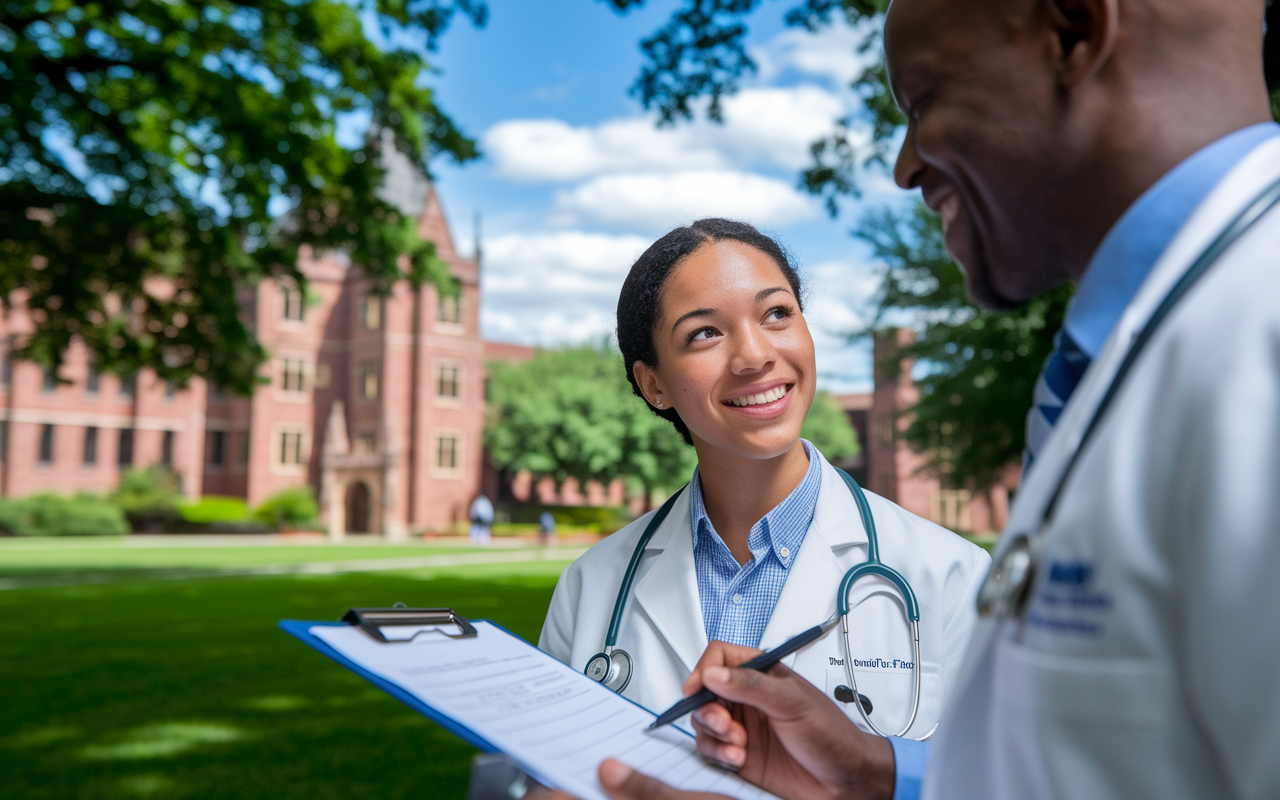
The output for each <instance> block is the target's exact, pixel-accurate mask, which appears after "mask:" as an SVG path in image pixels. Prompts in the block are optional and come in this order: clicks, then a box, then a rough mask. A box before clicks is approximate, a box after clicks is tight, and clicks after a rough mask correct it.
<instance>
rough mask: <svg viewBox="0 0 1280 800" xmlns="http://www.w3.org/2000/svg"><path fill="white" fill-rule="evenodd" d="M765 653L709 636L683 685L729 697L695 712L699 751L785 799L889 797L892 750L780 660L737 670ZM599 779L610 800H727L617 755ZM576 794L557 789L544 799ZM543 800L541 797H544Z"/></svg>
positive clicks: (876, 799)
mask: <svg viewBox="0 0 1280 800" xmlns="http://www.w3.org/2000/svg"><path fill="white" fill-rule="evenodd" d="M759 654H760V651H759V650H755V649H753V648H750V647H739V646H737V645H732V644H725V643H724V642H712V643H711V644H710V646H709V647H707V650H706V652H705V653H703V654H702V658H701V659H699V661H698V664H697V666H695V667H694V669H693V673H692V674H691V675H690V676H689V679H688V680H687V681H686V682H685V684H684V694H685V696H686V697H687V696H689V695H691V694H693V693H694V692H696V691H698V690H699V689H701V688H702V687H703V686H706V688H708V689H710V690H711V691H713V692H715V693H716V694H717V695H719V696H720V697H721V698H723V703H708V704H707V705H705V706H703V707H702V708H700V709H698V710H697V711H695V712H693V727H694V730H696V731H697V733H698V751H699V752H701V753H702V755H703V756H704V757H706V758H707V759H709V760H710V761H713V762H716V763H718V764H722V765H724V766H725V767H728V768H729V769H734V770H737V771H738V774H739V775H740V776H741V777H742V778H744V779H745V780H747V781H750V782H751V783H754V784H755V785H757V786H759V787H761V788H763V789H765V790H767V791H769V792H772V793H773V794H775V795H777V796H779V797H781V798H784V800H814V799H815V798H818V799H820V800H821V799H825V798H831V800H837V798H838V799H839V800H889V798H892V797H893V784H894V764H893V748H892V747H890V745H889V742H888V740H886V739H883V738H881V737H879V736H874V735H872V734H870V733H865V732H864V731H862V730H860V729H859V728H858V727H857V726H856V725H854V724H853V722H851V721H850V720H849V718H848V717H847V716H845V714H844V712H843V711H841V710H840V708H839V707H838V706H836V704H835V703H834V702H833V701H832V700H830V699H829V698H828V697H827V696H826V695H824V694H823V693H822V692H820V691H818V690H817V689H816V688H814V686H813V684H811V683H809V682H808V681H806V680H805V679H804V678H802V677H800V676H799V675H797V674H796V673H794V672H792V671H791V670H789V669H787V668H786V667H785V666H783V665H781V664H779V665H777V666H775V667H773V668H772V669H770V670H769V672H768V673H760V672H756V671H754V670H742V669H734V668H735V667H737V666H738V665H739V664H742V663H744V662H746V661H748V660H750V659H752V658H755V657H756V656H757V655H759ZM599 774H600V784H601V785H602V786H603V787H604V790H605V793H606V794H608V795H609V797H610V798H612V800H728V799H727V798H725V797H723V795H712V794H705V793H702V792H683V791H680V790H677V789H672V788H671V787H669V786H667V785H666V784H664V783H662V782H661V781H659V780H657V779H655V778H650V777H648V776H646V775H643V774H641V773H639V772H636V771H635V770H632V769H631V768H630V767H627V766H626V765H624V764H621V763H619V762H617V761H614V760H608V761H605V762H604V763H602V764H601V765H600V773H599ZM552 799H554V800H570V798H568V796H567V795H562V794H560V793H555V794H553V795H551V797H550V798H548V799H547V800H552ZM539 800H543V798H539Z"/></svg>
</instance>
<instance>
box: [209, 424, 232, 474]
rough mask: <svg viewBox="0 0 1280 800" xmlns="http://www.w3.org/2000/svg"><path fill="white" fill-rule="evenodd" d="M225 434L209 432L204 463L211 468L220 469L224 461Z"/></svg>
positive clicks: (222, 432)
mask: <svg viewBox="0 0 1280 800" xmlns="http://www.w3.org/2000/svg"><path fill="white" fill-rule="evenodd" d="M226 446H227V434H226V433H225V432H224V431H209V442H208V444H207V445H205V461H207V462H208V464H209V466H211V467H220V466H222V464H223V462H224V461H225V459H226Z"/></svg>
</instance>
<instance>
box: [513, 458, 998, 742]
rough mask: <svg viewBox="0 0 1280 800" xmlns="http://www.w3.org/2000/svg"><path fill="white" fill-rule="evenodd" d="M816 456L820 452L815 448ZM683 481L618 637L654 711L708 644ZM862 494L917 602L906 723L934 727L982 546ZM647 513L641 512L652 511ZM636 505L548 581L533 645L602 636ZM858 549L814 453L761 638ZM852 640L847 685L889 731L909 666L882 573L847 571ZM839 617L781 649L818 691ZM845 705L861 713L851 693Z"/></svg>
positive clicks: (807, 601)
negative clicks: (918, 687)
mask: <svg viewBox="0 0 1280 800" xmlns="http://www.w3.org/2000/svg"><path fill="white" fill-rule="evenodd" d="M819 457H821V455H819ZM687 493H688V490H687V489H685V490H683V493H682V496H681V497H680V498H679V500H677V501H676V504H675V505H674V506H673V507H672V509H671V513H670V514H669V515H668V516H667V519H666V520H665V521H664V522H663V524H662V525H661V526H660V527H659V528H658V530H657V531H656V532H655V533H654V535H653V538H652V539H650V541H649V543H648V545H646V547H645V553H644V558H643V560H642V561H641V562H640V566H639V569H638V571H637V575H636V580H635V583H634V585H633V590H632V596H631V597H630V598H628V601H627V605H626V610H625V612H624V614H623V617H622V624H621V627H620V630H619V634H618V647H621V648H622V649H623V650H626V651H627V652H628V653H629V654H630V655H631V656H632V658H633V659H634V662H635V664H634V666H635V669H634V673H633V675H632V678H631V682H630V684H629V685H628V686H627V687H626V689H625V690H624V691H623V695H624V696H626V697H628V698H630V699H632V700H634V701H635V702H637V703H639V704H640V705H642V706H645V707H646V708H648V709H650V710H653V711H662V710H664V709H666V708H667V707H668V706H670V705H671V704H672V703H674V702H675V701H677V700H679V699H680V697H681V693H680V687H681V685H682V684H683V683H684V680H685V678H687V677H688V676H689V673H690V672H691V671H692V670H693V667H694V665H695V664H696V663H697V662H698V659H699V658H700V657H701V656H702V653H703V651H704V650H705V649H706V646H707V634H706V629H705V627H704V625H703V621H702V604H701V602H700V601H699V597H698V583H697V578H696V576H695V573H694V564H693V535H692V532H691V530H690V522H689V500H688V496H687ZM867 500H868V502H869V503H870V505H871V510H872V514H873V517H874V520H875V524H876V530H877V532H878V539H879V543H880V560H881V561H882V562H884V563H885V564H888V565H889V566H891V567H893V568H894V569H896V570H898V571H899V572H901V573H902V574H903V575H904V576H905V577H906V579H907V581H908V582H909V583H910V584H911V586H912V588H913V589H914V590H915V593H916V598H917V599H918V600H919V603H920V647H921V661H922V662H923V663H922V664H921V665H918V666H919V668H921V669H922V670H923V672H922V674H921V681H922V697H921V701H920V711H919V714H918V715H917V717H916V721H915V724H914V725H913V726H912V728H911V730H910V732H909V733H908V735H910V736H913V737H916V738H919V737H922V736H924V735H926V734H927V733H929V731H930V730H931V729H932V728H933V727H934V725H935V723H937V721H938V717H939V714H940V712H941V710H942V704H943V701H944V698H946V697H947V696H948V695H949V694H950V689H951V686H952V683H953V681H954V678H955V674H956V670H957V668H958V667H959V664H960V658H961V655H962V653H963V651H964V647H965V644H966V642H967V641H968V639H969V635H970V631H971V629H972V627H973V625H974V622H975V612H974V596H975V593H976V592H977V587H978V585H979V583H980V582H981V581H982V579H983V577H984V576H985V575H986V572H987V568H988V566H989V564H990V558H989V557H988V556H987V554H986V552H985V551H983V550H982V549H981V548H979V547H977V546H975V545H973V544H971V543H969V542H967V541H965V540H964V539H962V538H960V537H959V536H956V535H955V534H953V533H951V532H950V531H947V530H946V529H944V528H941V527H939V526H937V525H935V524H933V523H932V522H929V521H927V520H924V519H921V518H919V517H917V516H915V515H913V514H911V513H909V512H907V511H905V510H903V509H902V508H899V507H898V506H896V505H894V504H893V503H890V502H889V501H887V500H885V499H884V498H881V497H879V496H877V495H875V494H872V493H870V492H867ZM651 513H652V512H651ZM649 517H650V515H649V514H646V515H645V516H643V517H641V518H640V519H638V520H636V521H635V522H633V523H631V524H630V525H628V526H627V527H625V528H623V529H622V530H620V531H618V532H617V533H615V534H613V535H612V536H610V537H609V538H607V539H605V540H604V541H602V542H600V543H599V544H597V545H596V546H595V547H592V548H591V549H590V550H589V551H588V552H587V553H586V554H584V555H583V556H582V557H581V558H579V559H578V560H577V561H575V562H574V563H573V564H572V565H571V566H570V567H569V568H568V569H566V570H565V572H564V574H563V575H561V576H560V582H559V583H558V584H557V585H556V590H555V595H554V597H553V598H552V600H551V608H550V610H549V611H548V613H547V620H546V623H545V624H544V625H543V628H542V637H541V639H539V643H538V646H539V647H541V648H542V649H543V650H545V651H547V652H548V653H550V654H551V655H553V656H555V657H556V658H559V659H560V660H561V661H564V662H566V663H567V664H569V665H570V666H572V667H573V668H574V669H577V670H582V669H584V668H585V667H586V664H587V661H588V659H590V658H591V656H593V655H594V654H596V653H598V652H600V651H602V650H603V649H604V639H605V634H606V632H607V630H608V627H609V617H610V615H611V614H612V612H613V605H614V600H615V598H616V597H617V595H618V587H619V584H620V583H621V582H622V576H623V573H624V572H625V571H626V567H627V563H628V561H629V559H630V558H631V555H632V553H633V552H634V550H635V545H636V542H637V541H638V540H639V538H640V535H641V533H642V532H643V531H644V528H645V526H646V525H647V524H648V522H649ZM866 558H867V536H866V531H865V530H864V529H863V526H862V521H861V518H860V517H859V515H858V507H857V505H856V503H855V501H854V499H853V495H852V494H850V492H849V489H848V487H846V486H845V483H844V481H843V480H842V479H841V478H840V476H839V474H838V473H836V471H835V469H834V468H833V467H832V466H831V465H830V464H828V463H827V462H826V460H825V459H823V461H822V487H821V489H820V491H819V494H818V502H817V508H816V509H815V512H814V517H813V523H812V524H811V525H810V527H809V532H808V534H806V536H805V539H804V543H803V545H801V547H800V552H799V553H798V554H797V556H796V559H795V562H794V563H793V565H792V567H791V572H790V574H789V575H788V577H787V581H786V584H785V585H784V586H783V589H782V593H781V595H780V596H779V597H778V603H777V605H776V606H775V607H774V611H773V616H772V617H771V618H770V620H769V624H768V626H767V627H766V628H765V632H764V635H763V637H762V639H761V641H760V647H761V648H764V649H769V648H771V647H776V646H777V645H779V644H781V643H782V642H784V641H786V640H787V639H788V638H790V637H791V636H794V635H795V634H797V633H800V632H801V631H803V630H805V629H807V628H810V627H812V626H814V625H817V624H820V623H822V622H824V621H825V620H827V619H828V618H830V617H831V616H832V615H833V614H834V613H835V608H836V592H837V590H838V589H839V586H840V580H841V578H843V577H844V574H845V572H846V571H847V570H848V569H849V568H850V567H853V566H855V565H856V564H859V563H861V562H863V561H865V560H866ZM850 607H851V609H852V610H851V612H850V624H851V641H852V642H853V653H854V659H855V661H856V662H858V663H860V664H862V666H858V667H856V675H857V678H858V690H859V691H860V692H861V693H862V694H864V695H866V696H867V697H868V698H870V700H871V702H872V704H873V706H874V710H873V711H872V714H871V719H872V721H874V722H876V724H877V725H878V726H879V727H881V728H882V729H886V730H891V731H893V732H896V731H897V730H899V729H900V728H901V727H902V725H904V724H905V723H906V721H907V718H908V716H909V715H910V703H911V698H912V691H913V680H914V673H913V672H912V670H913V669H916V668H917V665H915V664H913V663H912V649H911V637H910V628H909V627H908V625H907V622H906V617H905V615H904V613H903V610H902V606H901V604H900V602H899V601H898V600H897V594H896V593H893V590H892V588H891V584H889V583H888V582H887V581H884V580H883V579H881V578H879V577H868V578H864V579H863V580H861V581H859V582H858V584H857V585H856V587H855V588H854V590H853V591H852V592H851V593H850ZM844 658H845V655H844V650H843V647H842V644H841V634H840V628H839V626H836V627H835V628H834V629H833V630H831V631H829V632H828V633H827V634H826V635H825V636H824V637H823V638H821V639H819V640H818V641H816V642H814V643H813V644H811V645H809V646H808V647H805V648H804V649H802V650H800V651H799V652H798V653H796V654H793V655H791V656H788V657H787V658H786V659H784V661H783V663H785V664H787V666H789V667H791V668H792V669H794V670H796V671H797V672H799V673H800V674H801V675H803V676H804V677H806V678H808V679H809V681H810V682H812V683H813V684H814V685H815V686H817V687H818V688H819V689H821V690H823V692H825V693H826V694H827V696H828V697H831V696H832V695H833V693H834V691H835V688H836V687H837V686H839V685H841V684H847V683H848V680H847V679H846V677H845V673H844V666H843V665H844ZM845 711H846V713H848V714H849V715H850V717H852V718H853V719H854V720H855V721H857V722H859V723H861V720H860V718H859V716H858V713H857V711H856V710H855V709H853V708H852V707H846V708H845Z"/></svg>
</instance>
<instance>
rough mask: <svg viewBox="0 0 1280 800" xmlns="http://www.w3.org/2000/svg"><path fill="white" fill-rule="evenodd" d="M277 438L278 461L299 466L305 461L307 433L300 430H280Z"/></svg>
mask: <svg viewBox="0 0 1280 800" xmlns="http://www.w3.org/2000/svg"><path fill="white" fill-rule="evenodd" d="M278 435H279V439H278V440H277V453H278V455H279V463H281V464H285V465H287V466H301V465H303V464H306V463H307V456H308V453H307V435H306V434H305V433H303V432H302V431H281V432H280V433H279V434H278Z"/></svg>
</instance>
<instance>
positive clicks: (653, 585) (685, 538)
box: [635, 488, 707, 671]
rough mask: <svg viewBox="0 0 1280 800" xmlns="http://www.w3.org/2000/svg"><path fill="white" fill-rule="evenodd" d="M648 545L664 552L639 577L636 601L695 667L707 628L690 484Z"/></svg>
mask: <svg viewBox="0 0 1280 800" xmlns="http://www.w3.org/2000/svg"><path fill="white" fill-rule="evenodd" d="M645 549H646V550H658V549H660V550H661V551H662V552H661V553H660V554H658V556H657V557H656V558H655V559H654V562H653V565H652V566H651V567H650V568H649V569H648V570H647V571H646V573H645V575H644V576H643V577H642V578H640V580H639V581H637V583H636V587H635V602H636V605H637V606H638V607H639V608H642V609H644V612H645V614H646V615H647V616H648V618H649V621H650V622H651V623H652V624H653V626H654V627H655V628H656V629H657V630H658V633H659V634H660V635H661V636H662V637H663V638H664V639H666V641H667V644H669V645H670V646H671V649H672V650H674V651H675V653H676V655H678V656H679V657H680V660H681V661H683V662H684V665H685V667H686V668H688V669H689V670H690V671H692V670H693V668H694V666H695V665H696V664H697V663H698V659H699V658H701V657H702V653H703V651H704V650H706V649H707V631H706V625H705V624H704V623H703V621H702V602H701V600H700V599H699V596H698V577H697V573H696V571H695V570H694V566H693V534H692V532H691V531H690V529H689V490H688V489H687V488H686V489H685V490H684V496H683V497H681V498H680V499H679V500H677V501H676V504H675V505H674V506H673V507H672V508H671V513H670V514H668V515H667V519H666V520H665V521H664V522H663V523H662V525H661V526H660V527H659V528H658V530H657V531H655V532H654V534H653V538H652V539H651V540H650V541H649V544H648V546H647V547H646V548H645Z"/></svg>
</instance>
